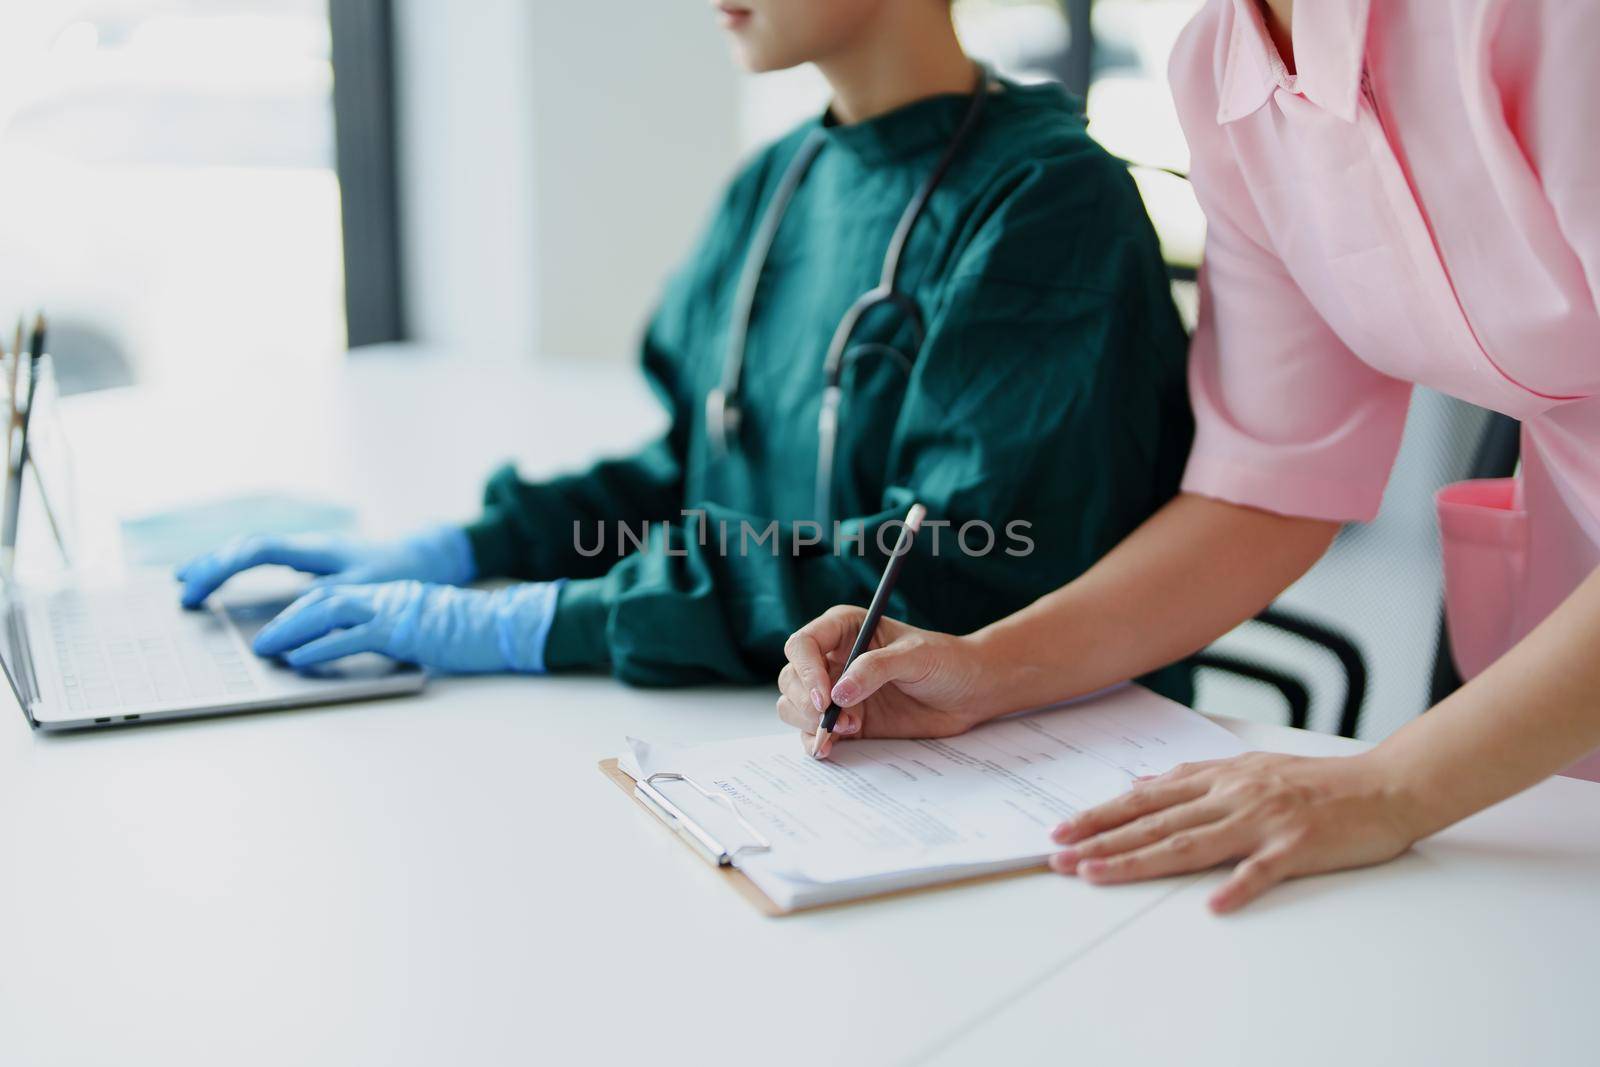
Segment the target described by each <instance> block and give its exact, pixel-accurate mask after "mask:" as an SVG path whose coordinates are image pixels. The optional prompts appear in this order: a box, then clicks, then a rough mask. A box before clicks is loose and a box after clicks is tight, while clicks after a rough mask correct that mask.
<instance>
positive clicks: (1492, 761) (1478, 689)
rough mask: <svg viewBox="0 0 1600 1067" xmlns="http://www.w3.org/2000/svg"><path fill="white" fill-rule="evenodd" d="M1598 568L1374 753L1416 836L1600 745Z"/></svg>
mask: <svg viewBox="0 0 1600 1067" xmlns="http://www.w3.org/2000/svg"><path fill="white" fill-rule="evenodd" d="M1596 647H1600V571H1596V572H1595V573H1593V574H1591V575H1590V576H1589V577H1588V579H1586V580H1585V581H1584V583H1583V584H1582V585H1580V586H1579V587H1578V588H1577V590H1575V591H1574V592H1573V593H1572V595H1571V596H1569V597H1568V598H1567V599H1566V601H1565V602H1563V603H1562V605H1561V606H1560V607H1559V608H1557V609H1556V610H1555V611H1554V612H1553V613H1551V615H1550V616H1549V617H1548V618H1547V619H1545V620H1544V622H1542V623H1540V625H1539V626H1538V627H1537V628H1536V629H1535V630H1534V631H1533V632H1532V633H1530V634H1529V635H1528V636H1527V637H1526V638H1524V639H1523V640H1522V641H1521V642H1520V643H1518V644H1517V645H1516V646H1515V647H1514V648H1512V649H1511V651H1509V652H1507V653H1506V654H1505V655H1504V656H1502V657H1501V658H1500V659H1499V660H1498V661H1496V662H1495V663H1494V664H1493V665H1492V666H1491V667H1490V668H1489V669H1488V670H1486V671H1484V672H1483V673H1482V674H1481V675H1479V676H1478V677H1477V678H1474V679H1473V680H1472V681H1471V682H1468V683H1467V684H1466V685H1464V686H1463V687H1462V688H1460V689H1459V690H1457V691H1456V692H1455V693H1453V694H1452V695H1451V696H1450V697H1448V698H1447V699H1445V700H1444V701H1442V702H1441V703H1440V704H1439V705H1438V706H1437V707H1435V708H1434V709H1433V710H1432V711H1430V712H1428V713H1427V714H1425V715H1423V716H1421V717H1420V718H1418V719H1416V720H1414V721H1412V722H1410V723H1408V724H1407V725H1406V726H1405V727H1404V728H1402V729H1401V730H1399V731H1398V732H1396V733H1395V734H1394V735H1393V736H1391V737H1390V738H1389V739H1388V740H1386V741H1384V742H1383V743H1382V744H1381V745H1379V746H1378V747H1377V748H1376V749H1375V750H1374V751H1373V755H1374V757H1376V758H1377V759H1379V760H1381V761H1382V762H1383V763H1384V765H1385V766H1386V767H1387V768H1388V770H1389V772H1390V773H1389V777H1390V778H1391V780H1393V781H1395V782H1396V783H1397V785H1398V788H1399V789H1401V790H1403V791H1405V792H1406V793H1407V794H1409V796H1410V798H1411V804H1409V805H1408V808H1409V809H1410V810H1413V811H1415V812H1416V813H1417V817H1416V824H1415V825H1414V826H1413V827H1412V828H1411V829H1412V831H1413V834H1414V836H1417V837H1423V836H1426V835H1428V834H1430V833H1433V832H1435V831H1437V830H1440V829H1442V828H1444V827H1446V826H1449V825H1450V824H1451V823H1454V822H1456V821H1458V820H1460V819H1463V818H1465V817H1466V816H1468V815H1471V814H1472V813H1474V812H1476V811H1479V810H1481V809H1483V808H1485V807H1488V806H1489V805H1490V804H1493V803H1495V802H1497V801H1500V800H1504V799H1505V798H1506V797H1508V796H1511V795H1512V794H1514V793H1517V792H1520V791H1521V790H1523V789H1526V788H1527V787H1528V786H1530V785H1533V784H1534V783H1535V782H1538V781H1540V780H1541V779H1543V778H1546V777H1548V776H1549V775H1551V774H1554V773H1556V772H1557V771H1559V770H1561V769H1562V768H1563V767H1565V766H1567V765H1568V764H1570V763H1572V762H1573V761H1574V760H1577V759H1579V758H1581V757H1582V756H1584V755H1587V754H1588V753H1589V752H1591V751H1593V750H1594V749H1596V748H1600V657H1597V656H1596V655H1595V649H1596Z"/></svg>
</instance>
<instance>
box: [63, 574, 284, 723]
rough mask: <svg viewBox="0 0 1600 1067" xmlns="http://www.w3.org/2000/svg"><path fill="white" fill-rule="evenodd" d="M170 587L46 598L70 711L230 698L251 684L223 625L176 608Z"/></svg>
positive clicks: (208, 615)
mask: <svg viewBox="0 0 1600 1067" xmlns="http://www.w3.org/2000/svg"><path fill="white" fill-rule="evenodd" d="M172 597H173V594H172V592H171V591H170V590H166V589H162V590H159V591H148V592H147V591H142V590H140V591H128V592H122V591H96V592H94V593H90V594H85V593H81V592H78V591H75V590H67V591H63V592H60V593H56V594H54V595H52V596H51V597H50V603H49V616H50V636H51V640H52V641H53V642H54V645H55V653H56V662H57V664H58V665H59V667H60V671H61V682H62V685H63V687H64V688H65V691H66V703H67V709H68V710H69V711H82V712H97V711H109V710H115V709H118V708H127V707H136V706H140V705H145V704H153V703H158V702H159V703H162V704H171V703H189V702H193V701H203V700H210V699H237V698H239V697H243V696H247V695H249V694H250V693H253V692H255V691H256V689H257V688H258V686H257V683H256V680H255V677H254V675H253V674H252V673H251V670H250V668H249V666H248V665H247V664H246V663H245V659H244V655H243V654H242V653H241V652H240V650H239V644H238V641H237V640H236V639H235V637H234V636H233V633H232V631H231V630H230V628H229V626H228V624H227V623H226V622H225V621H224V620H223V619H221V618H219V617H218V616H217V615H215V614H214V613H212V612H194V613H192V614H180V613H179V612H178V611H177V610H175V609H174V607H173V603H172Z"/></svg>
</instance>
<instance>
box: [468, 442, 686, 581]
mask: <svg viewBox="0 0 1600 1067" xmlns="http://www.w3.org/2000/svg"><path fill="white" fill-rule="evenodd" d="M681 500H682V478H681V465H680V464H679V462H678V460H677V458H676V453H675V452H674V449H673V447H672V445H671V443H670V442H668V441H665V440H663V441H659V442H657V443H655V444H653V445H651V446H650V447H648V448H646V449H644V450H643V451H641V452H640V453H638V454H637V455H635V456H631V457H627V458H624V459H608V460H602V461H601V462H599V463H596V464H595V465H594V466H593V467H591V468H589V469H588V470H587V471H585V472H583V473H582V474H576V475H565V476H562V477H557V478H551V479H549V480H547V481H543V482H526V481H523V480H522V478H520V477H519V476H518V474H517V472H516V470H515V468H512V467H503V468H501V469H500V470H498V471H496V472H495V473H494V475H493V476H492V477H491V478H490V480H489V483H488V486H487V487H486V489H485V491H484V508H483V514H482V515H481V516H480V517H479V518H478V519H477V521H475V522H473V523H471V524H469V525H468V526H467V527H466V532H467V536H468V538H469V539H470V541H471V544H472V550H473V556H474V558H475V559H476V561H477V565H478V576H479V577H483V578H496V577H511V578H521V579H531V580H548V579H554V578H583V577H593V576H598V575H601V574H604V573H605V572H606V571H607V570H608V569H609V568H610V566H611V565H612V564H613V563H614V562H616V560H617V559H618V558H620V556H621V555H622V554H623V547H622V545H621V544H619V541H620V535H619V534H618V532H617V531H618V530H619V528H620V527H627V528H628V529H629V530H630V531H637V530H638V528H639V526H640V525H641V524H642V523H646V522H659V521H662V520H668V519H676V518H677V517H678V508H679V506H680V503H681Z"/></svg>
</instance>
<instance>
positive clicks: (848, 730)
mask: <svg viewBox="0 0 1600 1067" xmlns="http://www.w3.org/2000/svg"><path fill="white" fill-rule="evenodd" d="M859 729H861V724H860V723H858V722H849V721H843V722H840V723H839V724H838V725H837V726H835V727H834V728H833V732H834V733H836V734H853V733H855V732H856V731H857V730H859Z"/></svg>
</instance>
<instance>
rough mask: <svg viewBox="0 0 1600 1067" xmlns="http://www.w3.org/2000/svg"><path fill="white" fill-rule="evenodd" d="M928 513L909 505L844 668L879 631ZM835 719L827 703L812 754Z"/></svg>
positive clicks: (831, 705)
mask: <svg viewBox="0 0 1600 1067" xmlns="http://www.w3.org/2000/svg"><path fill="white" fill-rule="evenodd" d="M927 514H928V509H927V508H925V507H923V506H922V505H921V504H912V505H911V510H910V511H908V512H907V513H906V524H905V528H904V529H902V530H901V531H900V540H899V541H897V542H896V543H895V546H894V552H893V553H891V554H890V556H889V565H888V566H886V567H884V568H883V577H882V578H880V579H878V590H877V592H875V593H873V594H872V603H871V604H869V605H867V617H866V618H865V619H863V620H861V631H860V632H859V633H857V634H856V641H855V644H853V645H851V646H850V655H849V656H847V657H846V658H845V661H844V669H845V670H846V671H847V670H849V669H850V664H852V663H854V662H855V661H856V657H857V656H859V655H861V653H863V652H865V651H866V650H867V646H868V645H870V644H872V635H873V634H875V633H877V632H878V623H880V622H882V621H883V613H884V611H885V609H887V608H888V606H889V594H891V593H893V592H894V583H895V582H896V581H897V580H898V579H899V577H900V568H901V566H903V565H904V564H905V561H906V556H907V555H908V554H909V553H910V552H911V542H912V541H914V540H916V536H917V530H918V529H919V528H920V527H921V526H922V520H923V519H924V518H925V517H926V516H927ZM841 673H843V672H841ZM838 721H839V705H838V704H835V703H829V705H828V710H827V711H825V712H823V713H822V722H820V723H818V724H817V735H816V736H815V737H814V738H812V739H811V754H812V755H813V756H815V755H816V754H817V753H818V752H820V751H821V750H822V739H823V738H824V737H826V736H827V735H829V734H831V733H833V727H834V725H835V724H836V723H838Z"/></svg>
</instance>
